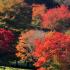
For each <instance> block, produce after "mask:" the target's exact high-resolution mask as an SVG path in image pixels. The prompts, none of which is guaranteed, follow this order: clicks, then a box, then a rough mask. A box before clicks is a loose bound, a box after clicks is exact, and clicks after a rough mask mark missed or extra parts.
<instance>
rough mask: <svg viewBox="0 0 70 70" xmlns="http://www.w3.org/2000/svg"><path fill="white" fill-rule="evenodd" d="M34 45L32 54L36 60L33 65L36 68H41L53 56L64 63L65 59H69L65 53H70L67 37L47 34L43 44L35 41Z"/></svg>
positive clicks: (69, 43) (57, 33)
mask: <svg viewBox="0 0 70 70" xmlns="http://www.w3.org/2000/svg"><path fill="white" fill-rule="evenodd" d="M34 44H35V49H34V51H33V53H32V54H33V56H34V57H35V58H36V59H37V60H36V62H35V63H34V65H35V66H36V67H43V66H44V65H46V64H45V63H47V62H48V60H50V59H52V57H53V56H54V55H57V57H58V58H59V59H62V60H64V61H67V60H66V58H69V59H70V57H68V56H67V55H68V54H67V52H69V53H70V50H69V48H70V46H69V45H70V36H69V35H64V34H63V33H59V32H49V33H48V34H47V36H46V37H45V38H44V41H43V42H42V41H41V40H39V39H36V40H35V42H34ZM63 49H64V50H63ZM66 50H67V51H66Z"/></svg>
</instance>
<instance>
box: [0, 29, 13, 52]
mask: <svg viewBox="0 0 70 70" xmlns="http://www.w3.org/2000/svg"><path fill="white" fill-rule="evenodd" d="M13 40H14V34H13V33H12V32H11V31H10V30H5V29H2V28H0V51H1V52H3V53H4V52H6V51H8V48H9V47H10V43H12V41H13Z"/></svg>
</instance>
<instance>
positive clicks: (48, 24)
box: [41, 5, 70, 29]
mask: <svg viewBox="0 0 70 70" xmlns="http://www.w3.org/2000/svg"><path fill="white" fill-rule="evenodd" d="M67 19H70V11H69V10H68V7H67V6H64V5H62V6H60V7H56V8H53V9H49V10H48V11H47V12H46V13H44V14H43V15H42V22H41V27H42V28H48V29H57V28H58V27H59V28H60V27H61V26H59V25H61V23H60V21H66V20H67ZM65 24H67V23H65Z"/></svg>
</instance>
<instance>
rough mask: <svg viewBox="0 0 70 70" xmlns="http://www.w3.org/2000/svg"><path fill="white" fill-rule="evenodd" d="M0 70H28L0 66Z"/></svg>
mask: <svg viewBox="0 0 70 70" xmlns="http://www.w3.org/2000/svg"><path fill="white" fill-rule="evenodd" d="M0 70H30V69H20V68H13V67H4V66H0Z"/></svg>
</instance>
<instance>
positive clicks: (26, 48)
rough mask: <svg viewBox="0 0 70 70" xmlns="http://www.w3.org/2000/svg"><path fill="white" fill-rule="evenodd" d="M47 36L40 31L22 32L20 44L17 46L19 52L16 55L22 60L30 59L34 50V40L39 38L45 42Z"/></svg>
mask: <svg viewBox="0 0 70 70" xmlns="http://www.w3.org/2000/svg"><path fill="white" fill-rule="evenodd" d="M44 36H45V33H44V32H43V31H39V30H29V31H27V32H25V33H24V32H22V33H21V35H20V37H19V42H18V44H17V46H16V49H17V52H16V55H17V57H19V58H20V59H22V60H24V59H28V57H31V54H30V53H31V52H32V51H33V49H34V44H33V42H34V40H35V39H37V38H39V39H40V40H43V38H44Z"/></svg>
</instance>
